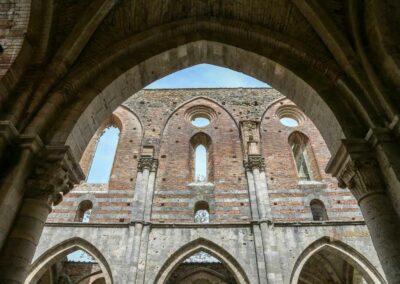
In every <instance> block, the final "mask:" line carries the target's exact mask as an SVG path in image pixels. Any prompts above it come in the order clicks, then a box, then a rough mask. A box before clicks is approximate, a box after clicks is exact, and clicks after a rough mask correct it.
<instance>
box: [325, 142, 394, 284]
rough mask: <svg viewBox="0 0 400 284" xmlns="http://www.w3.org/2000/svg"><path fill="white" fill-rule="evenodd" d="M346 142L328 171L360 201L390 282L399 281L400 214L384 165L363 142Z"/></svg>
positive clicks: (373, 241)
mask: <svg viewBox="0 0 400 284" xmlns="http://www.w3.org/2000/svg"><path fill="white" fill-rule="evenodd" d="M348 142H349V141H347V142H344V144H343V145H342V147H341V149H340V150H339V151H338V153H337V154H336V156H335V157H334V158H333V159H332V160H331V162H330V164H329V165H328V168H327V171H329V172H330V173H332V174H333V175H334V176H336V177H337V178H338V179H339V182H340V184H341V186H347V187H348V188H349V189H350V190H351V192H352V193H353V195H354V196H355V198H356V199H357V201H358V204H359V206H360V209H361V212H362V214H363V216H364V219H365V223H366V225H367V227H368V230H369V233H370V235H371V239H372V243H373V244H374V247H375V250H376V252H377V255H378V257H379V260H380V262H381V265H382V268H383V270H384V272H385V274H386V278H387V280H388V282H389V283H400V242H399V240H400V218H399V216H398V215H397V213H396V210H395V208H394V207H393V203H392V202H391V200H390V197H389V195H388V190H387V185H386V184H385V182H384V179H383V176H382V172H381V171H382V169H381V168H380V167H379V164H378V162H377V160H376V159H375V157H374V153H373V151H371V149H370V148H369V146H368V145H367V144H366V143H364V142H360V143H354V142H351V143H348Z"/></svg>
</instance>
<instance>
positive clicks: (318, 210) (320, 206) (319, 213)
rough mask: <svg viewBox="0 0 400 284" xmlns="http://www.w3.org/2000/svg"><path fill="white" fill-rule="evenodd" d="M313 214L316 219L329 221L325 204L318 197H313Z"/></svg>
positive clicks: (311, 205) (311, 203)
mask: <svg viewBox="0 0 400 284" xmlns="http://www.w3.org/2000/svg"><path fill="white" fill-rule="evenodd" d="M310 207H311V214H312V217H313V220H314V221H327V220H328V215H327V213H326V209H325V205H324V203H323V202H322V201H320V200H318V199H313V200H312V201H311V202H310Z"/></svg>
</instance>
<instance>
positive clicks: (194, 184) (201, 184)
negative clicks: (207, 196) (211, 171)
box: [188, 182, 214, 187]
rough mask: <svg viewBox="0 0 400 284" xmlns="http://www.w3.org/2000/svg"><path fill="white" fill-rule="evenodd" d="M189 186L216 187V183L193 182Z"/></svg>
mask: <svg viewBox="0 0 400 284" xmlns="http://www.w3.org/2000/svg"><path fill="white" fill-rule="evenodd" d="M188 186H194V187H198V186H204V187H214V184H213V183H212V182H191V183H189V184H188Z"/></svg>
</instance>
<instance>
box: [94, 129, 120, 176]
mask: <svg viewBox="0 0 400 284" xmlns="http://www.w3.org/2000/svg"><path fill="white" fill-rule="evenodd" d="M119 133H120V130H119V129H118V128H117V127H114V126H110V127H108V128H106V129H105V130H104V131H103V133H102V134H101V136H100V139H99V141H98V143H97V147H96V152H95V154H94V156H93V160H92V165H91V167H90V171H89V174H88V177H87V182H88V183H108V181H109V179H110V174H111V170H112V166H113V163H114V158H115V152H116V150H117V145H118V140H119Z"/></svg>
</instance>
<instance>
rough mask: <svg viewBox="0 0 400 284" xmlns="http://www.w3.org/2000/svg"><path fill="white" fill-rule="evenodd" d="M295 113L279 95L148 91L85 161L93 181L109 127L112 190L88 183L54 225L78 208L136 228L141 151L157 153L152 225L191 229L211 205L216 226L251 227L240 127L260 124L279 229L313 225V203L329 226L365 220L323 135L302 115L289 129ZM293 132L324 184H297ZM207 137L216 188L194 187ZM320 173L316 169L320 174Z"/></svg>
mask: <svg viewBox="0 0 400 284" xmlns="http://www.w3.org/2000/svg"><path fill="white" fill-rule="evenodd" d="M199 106H203V107H206V108H207V109H208V110H210V111H212V112H213V114H214V115H215V117H214V118H213V119H211V120H212V122H211V124H210V125H209V126H208V127H206V128H204V129H197V128H196V127H194V126H193V125H191V123H190V121H189V120H188V117H187V115H186V117H185V114H187V112H188V111H189V110H192V109H196V107H199ZM282 106H293V103H291V102H290V101H289V100H287V99H284V98H283V96H282V95H281V94H280V93H279V92H277V91H276V90H274V89H240V88H239V89H176V90H174V89H171V90H143V91H140V92H138V93H136V94H134V95H133V96H132V97H131V98H130V99H129V100H127V101H126V102H125V103H124V105H123V106H121V107H119V108H117V110H116V111H114V113H113V115H112V117H110V118H109V119H108V120H106V121H105V122H104V123H103V124H102V126H101V128H100V129H99V131H97V133H96V134H95V135H94V137H93V138H92V139H91V141H90V143H89V145H88V146H87V149H86V151H85V153H84V154H83V156H82V159H81V166H82V168H83V169H84V171H85V172H86V173H87V172H88V170H89V168H90V163H91V160H92V158H93V153H94V151H95V149H96V144H97V141H98V139H99V137H100V134H101V132H102V130H103V129H104V127H106V126H107V125H109V124H110V123H111V122H113V123H114V124H116V125H117V126H118V127H119V128H120V130H121V133H120V140H119V144H118V148H117V153H116V158H115V161H114V165H113V170H112V174H111V177H110V182H109V183H108V184H87V183H82V184H81V185H79V186H78V187H76V188H75V189H74V190H73V191H72V192H71V193H70V194H69V195H68V196H66V197H65V198H64V201H63V202H62V203H61V204H60V205H58V206H57V207H55V208H54V210H53V213H52V214H51V215H50V217H49V220H48V221H49V222H73V220H74V217H75V213H76V209H77V208H78V205H79V202H81V201H82V200H85V199H89V200H91V201H92V203H93V212H92V218H91V222H100V223H118V222H124V223H127V222H130V221H131V209H132V208H131V202H132V198H133V191H134V184H135V179H136V174H137V171H136V168H137V160H138V158H139V157H140V151H141V147H142V146H144V145H151V146H153V147H154V149H155V158H157V159H158V160H159V168H158V173H157V177H156V187H155V195H154V200H153V202H154V204H153V208H152V219H153V221H156V222H160V221H163V222H193V209H194V203H195V202H196V201H198V200H206V201H207V202H208V203H209V205H210V211H211V212H210V213H211V222H237V221H245V220H250V218H251V216H250V210H249V209H250V208H249V196H248V192H247V182H246V178H245V173H244V168H243V149H242V142H241V140H240V133H239V130H238V125H239V123H240V121H243V120H253V121H261V123H260V133H261V149H262V155H263V156H264V158H265V161H266V173H267V180H268V187H269V194H270V199H271V207H272V212H273V217H274V219H275V220H277V221H310V220H312V216H311V211H310V207H309V203H310V201H311V200H312V199H315V198H316V199H320V200H321V201H323V202H324V204H325V206H326V209H327V213H328V217H329V219H330V220H360V219H362V217H361V213H360V211H359V209H358V206H357V204H356V201H355V199H354V198H353V196H352V195H351V193H350V192H349V191H348V190H347V189H340V188H338V186H337V182H336V180H335V179H334V178H332V177H331V176H329V175H327V174H325V171H324V169H325V166H326V164H327V162H328V160H329V158H330V153H329V151H328V149H327V147H326V144H325V142H324V141H323V139H322V137H321V135H320V133H319V131H318V130H317V129H316V128H315V126H314V125H313V123H312V122H311V121H310V120H309V119H308V118H307V117H305V115H304V114H302V113H301V112H300V111H299V110H297V111H298V112H299V113H300V114H301V118H302V120H301V123H300V126H299V127H296V128H290V127H285V126H283V125H282V124H281V123H280V122H279V117H278V115H277V110H279V108H280V107H282ZM293 131H299V132H301V133H303V134H304V135H306V136H307V137H308V139H309V141H310V147H311V149H312V152H313V154H314V156H315V162H314V163H313V165H312V166H313V167H314V168H317V169H318V171H319V174H320V179H318V181H316V182H310V183H299V179H298V176H297V171H296V167H295V163H294V159H293V156H292V153H291V149H290V147H289V143H288V137H289V135H290V134H291V133H292V132H293ZM199 132H204V133H205V134H207V135H208V136H209V137H210V138H211V141H212V149H210V150H211V152H210V154H212V165H210V168H211V169H212V171H213V178H212V180H211V184H205V185H204V184H203V185H199V184H196V183H193V164H192V163H191V162H190V161H191V159H192V150H193V149H192V148H191V145H190V139H191V138H192V137H193V135H195V134H196V133H199ZM314 170H315V169H314Z"/></svg>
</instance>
